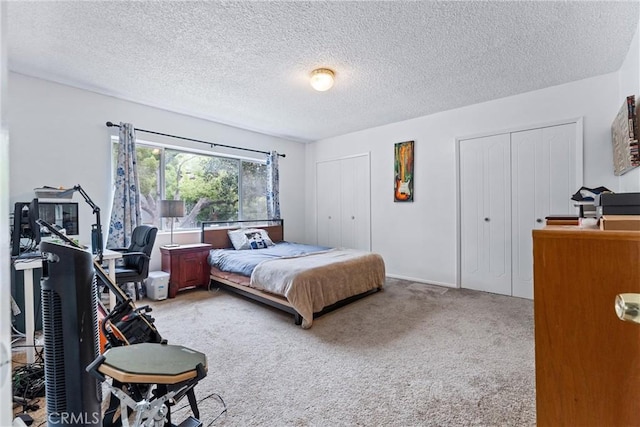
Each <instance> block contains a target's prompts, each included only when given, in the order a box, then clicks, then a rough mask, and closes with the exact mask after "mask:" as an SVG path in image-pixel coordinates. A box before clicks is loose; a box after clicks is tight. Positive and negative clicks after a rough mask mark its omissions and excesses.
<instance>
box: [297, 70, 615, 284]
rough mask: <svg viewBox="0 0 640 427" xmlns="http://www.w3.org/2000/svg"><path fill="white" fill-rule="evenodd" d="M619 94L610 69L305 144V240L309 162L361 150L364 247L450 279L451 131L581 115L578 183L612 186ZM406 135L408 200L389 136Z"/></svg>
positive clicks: (397, 268) (432, 278)
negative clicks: (400, 189) (367, 172)
mask: <svg viewBox="0 0 640 427" xmlns="http://www.w3.org/2000/svg"><path fill="white" fill-rule="evenodd" d="M381 102H384V100H381ZM620 102H621V100H620V97H619V95H618V73H612V74H608V75H604V76H600V77H595V78H591V79H586V80H582V81H577V82H573V83H569V84H565V85H561V86H556V87H552V88H547V89H544V90H539V91H535V92H530V93H525V94H522V95H517V96H512V97H508V98H503V99H499V100H495V101H491V102H486V103H482V104H476V105H471V106H467V107H464V108H459V109H456V110H451V111H446V112H442V113H438V114H433V115H430V116H425V117H419V118H416V119H413V120H407V121H403V122H399V123H394V124H390V125H387V126H381V127H376V128H372V129H366V130H363V131H360V132H355V133H351V134H347V135H343V136H339V137H334V138H328V139H325V140H321V141H317V142H315V143H313V144H310V145H308V147H307V153H306V167H307V169H306V191H307V198H306V204H307V214H308V215H307V218H308V219H307V222H306V233H307V240H309V241H313V240H314V239H315V236H316V233H315V227H316V218H315V164H316V162H318V161H322V160H328V159H335V158H339V157H342V156H347V155H351V154H356V153H363V152H367V151H369V152H370V153H371V188H372V191H371V192H372V194H371V209H372V212H371V224H372V249H373V251H375V252H378V253H380V254H381V255H382V256H383V257H384V259H385V263H386V266H387V273H388V274H390V275H393V276H397V277H405V278H409V279H413V280H418V281H425V282H430V283H435V284H443V285H449V286H455V283H456V274H457V273H456V270H457V269H456V246H457V235H456V209H457V205H456V186H457V184H456V152H455V140H456V137H463V136H470V135H477V134H481V133H486V132H493V131H501V130H506V129H513V128H517V127H526V126H530V125H537V124H544V123H549V122H554V121H557V120H565V119H571V118H578V117H583V118H584V173H585V176H584V185H586V186H588V187H596V186H600V185H603V186H605V187H608V188H610V189H611V190H614V191H618V190H619V188H618V187H619V185H620V183H619V179H618V178H617V177H615V176H614V175H613V164H612V162H613V160H612V148H611V137H610V125H611V122H612V120H613V117H614V115H615V113H616V112H617V110H618V108H619V103H620ZM407 140H415V178H414V190H415V191H414V194H415V201H414V202H413V203H394V202H393V144H394V143H396V142H401V141H407ZM576 190H577V188H576ZM570 196H571V195H570V194H568V195H567V197H570Z"/></svg>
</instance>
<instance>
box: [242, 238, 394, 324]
mask: <svg viewBox="0 0 640 427" xmlns="http://www.w3.org/2000/svg"><path fill="white" fill-rule="evenodd" d="M384 277H385V269H384V261H383V260H382V257H381V256H380V255H378V254H374V253H370V252H362V251H355V250H350V249H334V250H329V251H325V252H320V253H314V254H309V255H304V256H300V257H291V258H289V257H287V258H278V259H273V260H269V261H264V262H261V263H260V264H258V266H256V268H255V269H254V270H253V273H252V274H251V283H250V286H252V287H254V288H256V289H260V290H265V291H268V292H271V293H274V294H278V295H283V296H284V297H286V298H287V300H288V301H289V303H290V304H291V305H292V306H293V308H295V310H296V311H297V312H298V313H300V315H301V316H302V318H303V320H302V327H303V328H305V329H306V328H310V327H311V324H312V323H313V313H315V312H318V311H321V310H322V309H323V308H324V307H327V306H329V305H331V304H334V303H336V302H338V301H340V300H343V299H345V298H349V297H351V296H354V295H358V294H361V293H363V292H366V291H369V290H372V289H376V288H382V286H383V284H384Z"/></svg>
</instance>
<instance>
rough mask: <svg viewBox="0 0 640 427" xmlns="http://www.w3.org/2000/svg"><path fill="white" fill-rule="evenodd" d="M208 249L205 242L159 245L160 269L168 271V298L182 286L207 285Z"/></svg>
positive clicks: (209, 248) (209, 246)
mask: <svg viewBox="0 0 640 427" xmlns="http://www.w3.org/2000/svg"><path fill="white" fill-rule="evenodd" d="M210 250H211V245H208V244H206V243H194V244H191V245H180V246H173V247H166V246H161V247H160V253H162V271H166V272H167V273H169V298H174V297H175V296H176V294H177V293H178V291H180V290H181V289H184V288H191V287H194V286H209V270H210V268H209V264H208V263H207V256H208V255H209V251H210Z"/></svg>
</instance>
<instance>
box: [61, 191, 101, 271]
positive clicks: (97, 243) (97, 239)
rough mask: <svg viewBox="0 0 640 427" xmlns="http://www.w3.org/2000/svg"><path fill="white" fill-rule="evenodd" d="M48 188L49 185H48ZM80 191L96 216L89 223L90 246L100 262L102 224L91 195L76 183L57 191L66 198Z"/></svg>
mask: <svg viewBox="0 0 640 427" xmlns="http://www.w3.org/2000/svg"><path fill="white" fill-rule="evenodd" d="M49 188H50V187H49ZM76 191H77V192H78V193H80V195H81V196H82V198H83V199H84V201H85V202H87V204H88V205H89V206H91V209H93V213H94V214H95V216H96V223H95V224H92V225H91V246H92V248H93V253H94V254H96V255H97V256H98V260H99V262H102V256H103V251H104V247H103V243H102V224H101V223H100V208H99V207H98V206H97V205H96V204H95V203H94V202H93V200H91V197H89V195H88V194H87V193H86V192H85V191H84V188H82V187H81V186H80V185H76V186H74V187H73V188H69V189H66V190H64V191H62V192H60V193H58V197H61V198H67V197H69V198H70V197H72V196H73V193H75V192H76Z"/></svg>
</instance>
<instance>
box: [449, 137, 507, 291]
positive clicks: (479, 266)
mask: <svg viewBox="0 0 640 427" xmlns="http://www.w3.org/2000/svg"><path fill="white" fill-rule="evenodd" d="M510 174H511V161H510V137H509V134H502V135H492V136H488V137H483V138H473V139H468V140H462V141H460V191H461V193H460V202H461V206H460V209H461V211H460V213H461V245H462V247H461V249H462V251H461V286H462V287H463V288H468V289H476V290H481V291H487V292H493V293H498V294H504V295H511V188H510V182H511V181H510Z"/></svg>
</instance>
